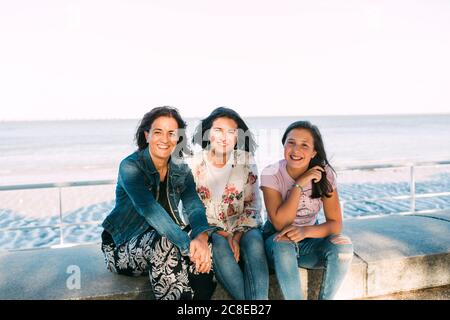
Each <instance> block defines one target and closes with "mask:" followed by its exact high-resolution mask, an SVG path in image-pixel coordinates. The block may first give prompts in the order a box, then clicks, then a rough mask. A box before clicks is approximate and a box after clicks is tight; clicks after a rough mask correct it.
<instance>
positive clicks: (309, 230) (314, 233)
mask: <svg viewBox="0 0 450 320" xmlns="http://www.w3.org/2000/svg"><path fill="white" fill-rule="evenodd" d="M303 228H304V230H305V238H324V237H326V236H328V235H330V234H337V233H340V232H341V230H342V224H341V223H339V222H338V221H327V222H324V223H321V224H319V225H314V226H305V227H303Z"/></svg>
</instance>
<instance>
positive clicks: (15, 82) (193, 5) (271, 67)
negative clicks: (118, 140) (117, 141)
mask: <svg viewBox="0 0 450 320" xmlns="http://www.w3.org/2000/svg"><path fill="white" fill-rule="evenodd" d="M449 16H450V2H449V1H441V0H422V1H411V0H390V1H371V0H354V1H350V0H343V1H333V0H326V1H322V0H320V1H300V0H292V1H290V0H279V1H264V0H246V1H237V0H229V1H211V0H203V1H198V0H192V1H182V0H176V1H167V0H165V1H162V0H152V1H137V0H126V1H125V0H123V1H115V0H96V1H92V0H89V1H88V0H73V1H67V0H66V1H61V0H41V1H33V0H17V1H6V0H1V1H0V46H1V50H0V91H1V94H0V106H1V108H0V120H38V119H51V120H55V119H116V118H127V119H130V118H132V119H134V118H140V117H142V115H143V113H144V112H146V111H148V110H149V109H150V108H151V107H154V106H159V105H173V106H177V107H178V108H179V109H180V110H181V112H182V113H183V114H184V115H185V116H191V117H197V116H200V117H201V116H204V115H205V114H207V113H208V112H210V110H211V108H213V107H216V106H219V105H228V106H232V107H234V108H236V110H237V111H239V112H240V113H241V114H242V115H243V116H255V115H257V116H274V115H276V116H285V115H295V116H297V115H341V114H403V113H413V114H416V113H448V112H450V94H449V88H450V59H449V58H448V57H450V37H449V34H450V19H449Z"/></svg>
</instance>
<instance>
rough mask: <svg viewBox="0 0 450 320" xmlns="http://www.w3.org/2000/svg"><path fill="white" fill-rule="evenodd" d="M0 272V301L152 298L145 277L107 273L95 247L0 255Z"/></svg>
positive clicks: (96, 246)
mask: <svg viewBox="0 0 450 320" xmlns="http://www.w3.org/2000/svg"><path fill="white" fill-rule="evenodd" d="M78 268H79V269H78ZM0 270H2V272H1V273H0V299H40V300H41V299H42V300H47V299H48V300H53V299H85V298H90V297H99V298H101V297H105V296H112V295H116V296H121V295H124V296H129V297H133V296H134V297H140V296H142V295H144V296H146V295H151V290H150V285H149V281H148V279H147V277H138V278H133V277H127V276H120V275H117V274H113V273H111V272H109V271H107V270H106V268H105V263H104V261H103V255H102V253H101V251H100V247H99V246H98V245H88V246H79V247H72V248H65V249H43V250H33V251H24V252H11V253H2V254H0ZM78 271H79V272H78ZM78 275H79V277H78ZM77 277H78V279H79V280H80V281H79V289H78V288H77V287H78V283H77V280H78V279H77Z"/></svg>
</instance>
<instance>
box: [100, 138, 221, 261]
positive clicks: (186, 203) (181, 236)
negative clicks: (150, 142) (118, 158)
mask: <svg viewBox="0 0 450 320" xmlns="http://www.w3.org/2000/svg"><path fill="white" fill-rule="evenodd" d="M166 179H169V180H168V181H167V190H159V183H160V180H159V173H158V171H157V170H156V168H155V166H154V164H153V161H152V159H151V157H150V153H149V150H148V147H147V148H146V149H144V150H141V151H136V152H134V153H132V154H131V155H129V156H128V157H127V158H125V159H124V160H122V162H121V163H120V167H119V177H118V180H117V187H116V205H115V207H114V209H113V210H112V211H111V213H110V214H109V215H108V216H107V217H106V219H105V220H104V221H103V224H102V226H103V228H104V229H105V230H106V231H108V232H109V233H110V234H111V236H112V238H113V240H114V243H115V244H116V245H117V246H119V245H121V244H123V243H125V242H127V241H129V240H130V239H131V238H133V237H135V236H138V235H140V234H142V233H143V232H145V231H146V230H147V229H148V228H149V226H151V227H152V228H154V229H155V230H156V231H157V232H158V233H159V234H160V235H161V236H165V237H167V238H168V239H169V241H170V242H172V243H173V244H174V245H176V246H177V247H178V248H179V249H180V251H181V253H182V254H183V255H187V254H188V253H189V245H190V239H189V236H188V234H187V232H185V231H183V230H182V229H183V228H184V227H185V226H186V224H185V222H184V221H183V219H182V218H181V216H180V212H179V210H178V204H179V202H180V200H181V201H182V203H183V215H184V216H185V217H186V218H187V220H188V223H189V225H190V227H191V229H192V232H191V238H192V239H194V238H195V237H196V236H198V235H199V234H200V233H203V232H205V231H208V232H210V231H212V230H214V229H215V228H213V227H210V226H208V221H207V219H206V215H205V207H204V206H203V203H202V201H201V200H200V198H199V196H198V195H197V192H196V188H195V182H194V179H193V177H192V173H191V170H190V169H189V167H188V166H187V165H186V164H185V163H184V162H183V163H180V162H179V161H177V163H175V162H174V161H173V160H172V159H171V160H170V161H169V169H168V172H167V176H166ZM160 192H167V198H168V200H169V206H170V207H171V209H172V210H171V212H167V211H166V210H164V208H163V207H162V206H161V205H160V204H159V203H158V201H157V199H158V196H159V193H160ZM169 215H172V217H173V219H174V220H175V221H177V222H178V224H177V223H175V222H174V221H173V220H172V218H171V217H170V216H169Z"/></svg>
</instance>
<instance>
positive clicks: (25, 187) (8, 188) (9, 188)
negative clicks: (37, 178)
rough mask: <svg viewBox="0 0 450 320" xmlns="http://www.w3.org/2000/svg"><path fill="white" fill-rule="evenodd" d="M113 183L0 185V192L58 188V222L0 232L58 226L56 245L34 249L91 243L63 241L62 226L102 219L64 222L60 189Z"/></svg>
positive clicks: (88, 223)
mask: <svg viewBox="0 0 450 320" xmlns="http://www.w3.org/2000/svg"><path fill="white" fill-rule="evenodd" d="M114 184H116V180H95V181H73V182H58V183H39V184H24V185H11V186H0V192H1V191H13V190H31V189H52V188H56V189H58V216H59V223H57V224H51V225H39V226H22V227H8V228H0V232H4V231H16V230H31V229H44V228H59V244H58V245H51V246H45V247H39V248H36V249H43V248H64V247H69V246H73V245H82V244H92V243H93V242H83V243H79V242H77V243H76V244H73V243H66V242H65V241H64V228H65V227H71V226H80V225H92V224H97V225H100V224H101V222H102V221H98V220H92V221H83V222H76V223H66V222H64V219H63V209H62V196H61V189H62V188H67V187H86V186H100V185H114ZM30 249H34V248H30ZM30 249H28V248H27V249H9V251H22V250H30Z"/></svg>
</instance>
